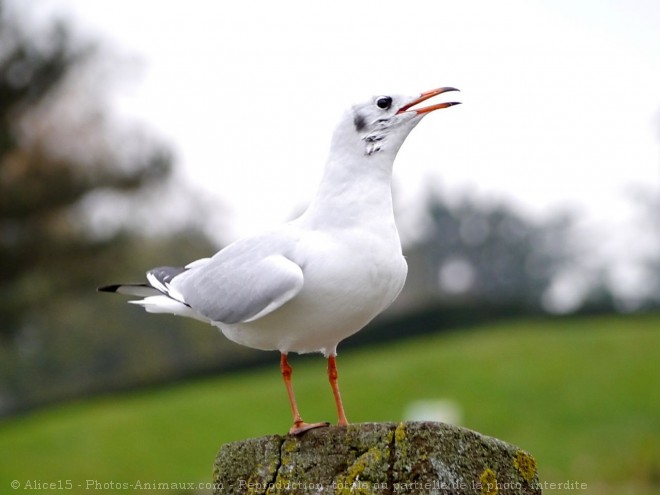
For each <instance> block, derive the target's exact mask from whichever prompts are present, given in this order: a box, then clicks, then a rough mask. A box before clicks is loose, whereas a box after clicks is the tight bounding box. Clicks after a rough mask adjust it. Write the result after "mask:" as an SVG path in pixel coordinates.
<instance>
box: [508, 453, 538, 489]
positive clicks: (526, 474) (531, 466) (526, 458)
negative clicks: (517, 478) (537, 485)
mask: <svg viewBox="0 0 660 495" xmlns="http://www.w3.org/2000/svg"><path fill="white" fill-rule="evenodd" d="M513 465H514V466H515V468H516V469H517V470H518V472H519V473H520V475H521V476H522V477H523V478H525V480H526V481H528V482H529V481H532V480H533V479H534V476H536V459H534V457H533V456H531V455H530V454H528V453H527V452H525V451H524V450H517V451H516V456H515V457H514V458H513Z"/></svg>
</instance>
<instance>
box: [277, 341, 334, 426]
mask: <svg viewBox="0 0 660 495" xmlns="http://www.w3.org/2000/svg"><path fill="white" fill-rule="evenodd" d="M280 371H281V372H282V378H283V379H284V385H286V393H287V394H288V395H289V403H290V404H291V412H292V413H293V426H292V427H291V428H290V429H289V434H290V435H299V434H301V433H304V432H306V431H307V430H311V429H313V428H320V427H323V426H328V423H305V422H304V421H303V420H302V417H301V416H300V412H299V411H298V405H297V404H296V396H295V395H294V393H293V385H292V383H291V372H292V369H291V366H290V365H289V362H288V361H287V359H286V354H284V353H281V356H280Z"/></svg>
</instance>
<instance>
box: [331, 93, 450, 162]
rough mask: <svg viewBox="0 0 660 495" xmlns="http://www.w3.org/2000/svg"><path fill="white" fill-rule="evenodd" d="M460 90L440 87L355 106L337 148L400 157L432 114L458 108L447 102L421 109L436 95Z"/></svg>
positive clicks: (344, 123)
mask: <svg viewBox="0 0 660 495" xmlns="http://www.w3.org/2000/svg"><path fill="white" fill-rule="evenodd" d="M449 91H458V90H457V89H456V88H449V87H445V88H438V89H434V90H431V91H426V92H424V93H422V94H421V95H419V96H414V97H411V96H401V95H378V96H374V97H372V98H371V99H370V100H369V101H366V102H364V103H360V104H357V105H354V106H353V107H352V108H351V109H350V110H349V111H348V112H347V113H346V114H345V116H344V119H343V120H342V122H341V124H340V125H339V128H338V129H337V133H336V136H335V138H336V139H338V140H340V141H341V142H338V143H336V144H337V145H340V146H341V145H343V146H347V145H348V146H350V147H351V148H352V147H353V146H358V147H359V148H360V150H361V151H362V150H363V152H364V154H365V155H367V156H378V155H391V156H392V157H393V156H395V155H396V153H397V152H398V151H399V148H400V147H401V145H402V144H403V142H404V141H405V139H406V137H407V136H408V134H409V133H410V131H411V130H413V128H414V127H415V126H416V125H417V124H418V123H419V122H420V121H421V120H422V118H424V116H426V115H428V114H429V113H431V112H433V111H435V110H440V109H442V108H447V107H451V106H453V105H458V103H459V102H455V101H452V102H443V103H436V104H432V105H428V106H423V107H419V106H418V105H419V104H421V103H422V102H425V101H427V100H429V99H430V98H433V97H434V96H438V95H441V94H443V93H447V92H449Z"/></svg>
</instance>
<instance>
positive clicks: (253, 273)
mask: <svg viewBox="0 0 660 495" xmlns="http://www.w3.org/2000/svg"><path fill="white" fill-rule="evenodd" d="M237 247H238V246H237ZM223 251H224V250H223ZM223 251H221V252H220V253H219V254H218V255H216V257H214V258H212V259H210V260H208V261H207V262H206V263H203V264H201V265H200V266H198V267H191V269H189V270H187V271H186V272H184V273H182V274H181V275H179V276H177V277H176V278H174V280H173V281H172V286H173V287H174V288H175V289H176V291H177V292H178V293H179V294H180V295H181V297H182V298H183V301H185V304H187V305H189V306H190V307H191V308H193V309H194V310H196V311H198V312H199V313H200V314H202V315H203V316H205V317H206V318H208V319H209V320H211V321H217V322H221V323H239V322H241V323H244V322H249V321H253V320H256V319H258V318H261V317H262V316H265V315H267V314H268V313H270V312H272V311H275V310H276V309H277V308H279V307H280V306H282V305H283V304H285V303H286V302H287V301H289V300H291V299H292V298H293V297H295V296H296V294H298V293H299V292H300V290H301V289H302V286H303V281H304V277H303V271H302V269H301V268H300V266H298V265H297V264H296V263H294V262H293V261H291V260H290V259H288V258H287V257H285V256H283V255H281V254H271V255H268V256H259V255H258V253H257V252H255V251H252V250H249V249H248V250H247V251H245V252H243V251H241V250H238V249H227V250H226V251H227V252H223Z"/></svg>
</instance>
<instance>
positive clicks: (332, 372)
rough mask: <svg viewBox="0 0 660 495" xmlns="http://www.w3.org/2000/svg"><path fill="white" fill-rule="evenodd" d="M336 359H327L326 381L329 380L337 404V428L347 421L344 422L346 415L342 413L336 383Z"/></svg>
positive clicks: (331, 357)
mask: <svg viewBox="0 0 660 495" xmlns="http://www.w3.org/2000/svg"><path fill="white" fill-rule="evenodd" d="M337 376H338V374H337V358H336V357H335V356H330V357H329V358H328V379H329V380H330V386H331V387H332V393H333V394H334V395H335V404H337V416H338V417H339V420H338V421H337V424H338V425H339V426H346V425H347V424H348V421H347V420H346V414H345V413H344V404H343V403H342V401H341V394H340V393H339V384H338V383H337Z"/></svg>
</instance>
